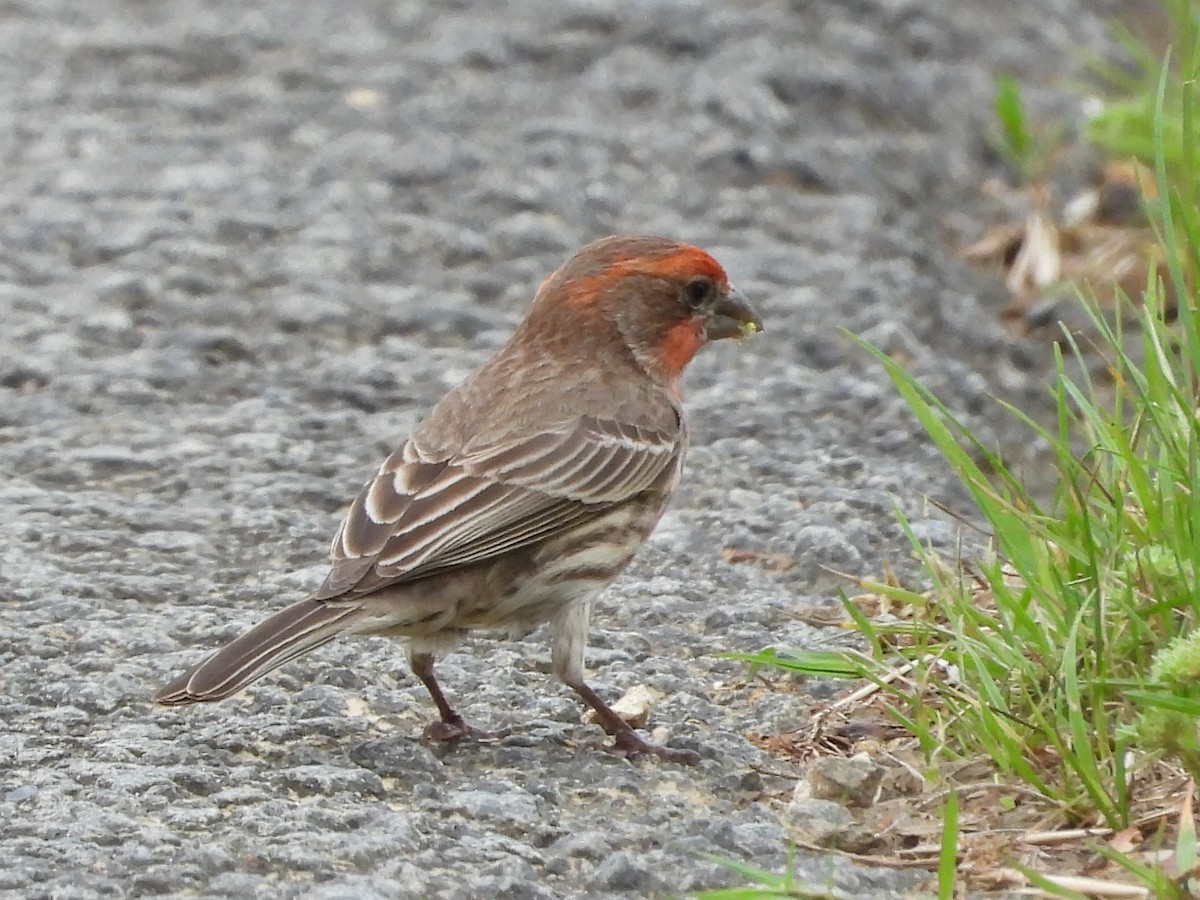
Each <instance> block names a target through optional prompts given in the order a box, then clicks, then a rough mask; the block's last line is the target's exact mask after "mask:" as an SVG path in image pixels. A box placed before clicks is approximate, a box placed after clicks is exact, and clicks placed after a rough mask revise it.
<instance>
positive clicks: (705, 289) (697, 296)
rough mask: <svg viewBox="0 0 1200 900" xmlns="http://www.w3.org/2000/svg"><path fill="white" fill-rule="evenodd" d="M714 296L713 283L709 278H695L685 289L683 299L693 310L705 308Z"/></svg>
mask: <svg viewBox="0 0 1200 900" xmlns="http://www.w3.org/2000/svg"><path fill="white" fill-rule="evenodd" d="M712 294H713V283H712V282H711V281H709V280H708V279H707V278H694V279H692V280H691V281H689V282H688V283H687V284H685V285H684V287H683V299H684V300H685V301H687V305H688V306H689V307H691V308H692V309H698V308H699V307H701V306H703V305H704V304H705V303H706V302H707V301H708V300H709V299H710V298H711V297H712Z"/></svg>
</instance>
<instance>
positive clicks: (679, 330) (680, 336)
mask: <svg viewBox="0 0 1200 900" xmlns="http://www.w3.org/2000/svg"><path fill="white" fill-rule="evenodd" d="M703 345H704V320H703V319H702V318H701V317H700V316H692V317H691V318H689V319H684V320H683V321H682V322H680V323H679V324H678V325H672V326H671V327H670V328H669V329H668V330H667V333H666V334H665V335H664V336H663V339H662V343H661V344H660V345H659V348H658V362H659V365H661V366H662V370H663V374H665V375H666V376H667V377H668V378H670V379H671V380H672V381H674V380H675V379H677V378H678V377H679V376H680V375H682V374H683V369H684V367H685V366H686V365H687V364H688V363H689V362H691V360H692V357H693V356H695V355H696V351H697V350H699V349H700V348H701V347H702V346H703Z"/></svg>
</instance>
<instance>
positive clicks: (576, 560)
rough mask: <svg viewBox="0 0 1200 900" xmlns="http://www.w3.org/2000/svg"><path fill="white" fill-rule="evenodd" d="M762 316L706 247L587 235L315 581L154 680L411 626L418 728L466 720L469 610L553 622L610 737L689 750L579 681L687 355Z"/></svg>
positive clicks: (211, 674) (379, 482)
mask: <svg viewBox="0 0 1200 900" xmlns="http://www.w3.org/2000/svg"><path fill="white" fill-rule="evenodd" d="M762 330H763V323H762V320H761V319H760V318H759V316H758V314H757V313H756V312H755V311H754V309H753V307H752V306H751V305H750V303H749V302H748V300H747V299H746V297H745V295H744V294H742V293H741V292H740V291H739V290H737V289H736V288H735V287H734V286H733V285H732V284H730V282H729V278H728V277H727V275H726V273H725V270H724V269H723V268H722V267H721V266H720V264H719V263H718V262H717V261H716V260H715V259H714V258H713V257H712V256H711V255H709V254H708V253H707V252H705V251H704V250H701V249H699V248H698V247H695V246H692V245H690V244H686V243H681V242H678V241H675V240H670V239H667V238H662V237H653V236H642V235H618V236H613V237H608V238H603V239H600V240H597V241H594V242H592V243H590V244H587V245H586V246H584V247H583V248H581V249H580V250H578V251H577V252H576V253H575V254H574V255H573V256H572V257H571V258H570V259H569V260H567V262H566V263H565V264H563V265H562V266H561V267H560V268H559V269H557V270H556V271H554V272H553V273H551V274H550V275H549V276H548V277H547V278H546V279H545V280H544V281H543V282H542V284H541V286H540V288H539V289H538V290H537V292H536V294H535V296H534V299H533V302H532V303H531V304H530V306H529V308H528V310H527V313H526V315H525V317H524V319H523V320H522V321H521V323H520V324H519V325H518V327H517V328H516V330H515V331H514V332H513V334H512V336H511V337H510V339H509V340H508V341H507V343H505V344H504V345H503V346H502V347H501V348H500V349H499V350H498V351H497V352H496V353H495V354H494V355H493V356H492V357H491V358H490V359H488V360H487V361H486V362H485V363H483V365H482V366H481V367H479V368H478V369H477V370H475V372H474V373H473V374H471V375H470V376H468V377H467V378H466V379H465V380H464V381H463V382H462V383H461V384H459V385H458V386H457V387H455V388H453V389H452V390H451V391H450V392H449V393H447V394H446V395H445V396H444V397H442V399H441V400H440V401H439V402H438V403H437V404H436V405H435V406H434V407H433V408H432V410H431V411H430V412H429V413H428V414H427V415H426V417H425V418H424V419H423V420H421V421H420V423H419V424H418V425H417V426H416V428H415V429H414V430H413V432H412V435H411V437H409V438H408V440H407V441H405V442H404V443H403V444H401V445H400V447H399V448H398V449H396V451H395V452H393V453H392V454H391V455H390V456H388V457H387V458H386V459H385V460H384V461H383V463H382V464H381V465H380V466H379V468H378V470H377V471H376V472H375V474H374V475H373V476H372V477H371V478H370V480H369V481H367V483H366V484H365V485H364V486H363V488H362V490H361V491H360V492H359V494H358V496H357V497H356V498H355V499H354V501H353V502H352V503H351V505H350V507H349V510H348V511H347V513H346V515H345V518H344V519H343V521H342V523H341V526H340V527H339V528H338V529H337V532H336V534H335V535H334V538H333V543H332V546H331V549H330V559H331V565H330V568H329V572H328V574H327V575H326V577H325V580H324V582H323V583H322V584H321V586H320V587H319V588H318V589H317V590H316V592H315V593H313V594H311V595H310V596H308V597H306V598H305V599H303V600H300V601H298V602H296V603H293V604H292V605H290V606H287V607H285V608H283V609H282V610H280V611H279V612H277V613H275V614H274V615H272V616H270V617H269V618H267V619H266V620H265V621H263V622H261V623H260V624H258V625H256V626H254V627H253V628H251V629H250V630H249V631H247V632H245V633H244V634H242V635H241V636H240V637H238V638H236V639H235V640H234V641H232V642H231V643H229V644H228V645H226V646H225V647H223V648H221V649H219V650H217V651H216V652H215V653H213V654H212V655H211V656H209V657H208V658H207V659H205V660H204V661H203V662H201V663H200V664H199V665H197V666H195V667H194V668H192V669H190V670H188V671H187V672H185V673H184V674H182V675H180V676H179V677H177V678H176V679H174V680H173V681H171V682H169V683H168V684H166V685H165V686H164V687H163V688H162V689H161V690H159V691H158V692H157V693H156V694H155V697H154V699H155V700H156V701H157V702H158V703H161V704H166V705H170V706H174V705H181V704H189V703H197V702H205V701H215V700H221V699H224V698H226V697H229V696H230V695H232V694H234V693H236V692H238V691H240V690H241V689H242V688H244V687H246V686H247V685H248V684H250V683H251V682H254V681H257V680H258V679H259V678H261V677H262V676H264V675H266V674H267V673H268V672H271V671H272V670H274V669H276V668H277V667H279V666H281V665H283V664H284V663H287V662H289V661H290V660H293V659H295V658H296V657H298V656H300V655H301V654H304V653H308V652H309V651H311V650H314V649H315V648H317V647H320V646H322V645H323V644H326V643H327V642H329V641H331V640H333V639H334V638H337V637H339V636H341V635H384V636H390V637H394V638H398V639H400V640H401V641H402V642H403V643H404V644H405V645H406V649H407V653H408V661H409V665H410V668H411V670H412V672H413V674H414V675H415V676H416V677H417V678H418V679H419V680H420V681H421V682H423V683H424V685H425V687H426V689H427V690H428V692H429V695H430V697H431V699H432V700H433V703H434V705H435V706H436V707H437V711H438V715H439V721H437V722H435V723H433V724H431V725H430V726H429V727H428V728H426V729H425V731H424V733H423V736H424V737H425V738H426V739H428V740H433V741H457V740H459V739H461V738H465V737H478V736H483V735H485V734H486V732H482V731H480V730H478V729H476V728H474V727H472V726H470V725H468V724H467V723H466V722H465V721H464V719H463V717H462V716H461V715H460V714H459V713H458V712H457V711H456V710H455V709H454V708H453V706H451V704H450V703H449V701H448V700H447V699H446V696H445V694H444V693H443V692H442V688H441V685H440V684H439V682H438V680H437V678H436V677H435V675H434V662H435V659H436V657H437V656H438V655H439V654H444V653H445V652H446V651H447V650H449V649H452V648H453V647H454V646H455V645H456V644H457V643H458V642H459V641H461V640H462V639H463V638H464V637H465V635H466V634H467V633H468V632H469V631H471V630H474V629H498V630H507V631H509V632H510V633H512V634H521V633H527V632H529V631H530V630H532V629H533V628H536V627H537V626H539V625H541V624H547V625H548V633H549V639H550V657H551V668H552V671H553V673H554V675H555V676H557V677H558V678H559V679H560V680H561V681H563V682H564V683H565V684H567V685H568V686H569V687H570V688H571V689H573V690H574V691H575V693H576V694H578V695H579V696H580V698H582V700H583V701H584V702H586V703H587V704H588V705H589V706H591V707H592V708H593V709H594V710H595V711H596V714H597V717H598V720H599V723H600V725H601V726H602V727H603V728H604V730H605V731H607V732H608V733H609V735H611V736H612V738H613V744H612V749H613V750H614V751H615V752H619V753H623V754H624V755H626V756H627V757H636V756H641V755H653V756H657V757H659V758H661V759H663V760H666V761H669V762H678V763H695V762H697V761H698V760H699V754H697V753H696V752H695V751H692V750H685V749H676V748H671V747H668V746H663V745H659V744H655V743H652V742H650V741H649V740H647V739H646V738H643V737H642V736H641V735H639V734H638V733H637V732H636V731H635V730H634V729H633V728H632V727H631V726H630V725H629V724H628V723H626V722H625V721H624V720H623V719H622V718H621V717H620V716H619V715H617V714H616V713H615V712H614V711H613V710H612V709H611V708H610V707H609V705H608V704H607V703H606V702H605V701H604V699H603V698H602V697H601V696H600V695H599V694H598V693H597V692H596V691H595V690H593V689H592V688H591V687H590V686H589V685H588V684H587V681H586V679H585V671H584V657H585V648H586V643H587V630H588V619H589V615H590V609H591V605H592V602H593V600H594V599H595V598H596V596H597V595H598V594H600V592H601V591H603V590H604V589H605V587H606V586H607V585H609V584H610V583H611V582H612V581H613V580H614V579H615V578H616V577H617V575H618V574H620V573H621V571H622V570H624V569H625V568H626V566H628V565H629V563H630V561H631V560H632V559H633V557H634V554H635V553H636V552H637V550H638V548H639V547H640V546H641V545H642V544H643V543H644V542H645V540H646V538H647V537H648V536H649V534H650V533H651V531H652V530H653V529H654V527H655V526H656V525H657V523H658V521H659V519H660V517H661V516H662V513H663V511H664V509H665V507H666V505H667V503H668V501H669V500H670V498H671V495H672V493H673V492H674V491H675V488H676V486H677V485H678V483H679V480H680V474H681V471H682V466H683V460H684V456H685V454H686V452H687V446H688V424H687V418H686V416H685V414H684V408H683V396H682V391H681V389H680V378H681V376H682V374H683V372H684V368H685V367H686V366H687V364H688V363H689V362H690V361H691V359H692V358H693V356H694V355H695V354H696V353H697V351H699V350H700V349H701V348H702V347H703V346H705V345H706V344H709V343H712V342H714V341H719V340H723V339H727V338H745V337H749V336H750V335H753V334H755V333H757V332H760V331H762Z"/></svg>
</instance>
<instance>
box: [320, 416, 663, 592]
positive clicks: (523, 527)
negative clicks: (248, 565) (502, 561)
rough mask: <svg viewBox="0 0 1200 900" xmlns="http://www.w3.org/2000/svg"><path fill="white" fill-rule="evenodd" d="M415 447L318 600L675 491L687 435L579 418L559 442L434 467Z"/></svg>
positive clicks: (340, 536)
mask: <svg viewBox="0 0 1200 900" xmlns="http://www.w3.org/2000/svg"><path fill="white" fill-rule="evenodd" d="M423 449H424V448H421V447H419V446H417V445H416V444H414V442H413V441H409V442H408V443H406V444H405V445H404V446H403V447H401V448H400V449H399V450H397V451H396V452H395V453H393V454H392V455H391V456H390V457H389V458H388V459H387V460H386V461H385V462H384V464H383V465H382V466H381V467H380V469H379V472H378V473H377V474H376V476H375V477H374V478H373V479H372V480H371V481H370V482H369V483H368V484H367V485H366V486H364V487H363V489H362V491H361V492H360V493H359V495H358V498H357V499H356V500H355V501H354V503H353V504H352V505H351V507H350V510H349V511H348V512H347V514H346V518H345V520H344V521H343V523H342V526H341V527H340V528H339V529H338V533H337V535H336V536H335V537H334V541H333V547H332V553H331V555H332V557H333V568H332V569H331V571H330V572H329V575H328V577H327V578H326V580H325V583H324V585H322V587H321V589H320V590H319V591H318V592H317V594H316V596H317V598H318V599H330V598H332V597H336V596H341V595H342V594H345V593H365V592H370V591H375V590H378V589H380V588H382V587H385V586H387V585H390V584H396V583H399V582H403V581H408V580H414V579H417V578H423V577H427V576H429V575H431V574H433V573H435V572H438V571H442V570H444V569H446V568H449V567H453V566H462V565H469V564H471V563H477V562H482V561H484V560H487V559H492V558H495V557H497V556H499V555H501V554H504V553H508V552H510V551H512V550H516V549H518V548H520V547H525V546H529V545H531V544H534V543H536V542H538V541H541V540H543V539H545V538H546V537H548V536H550V535H552V534H554V533H556V532H561V531H562V530H564V529H566V528H569V527H571V526H572V525H574V524H576V523H578V522H581V521H584V520H586V519H588V518H590V517H592V516H596V515H599V514H601V513H603V512H604V511H606V510H608V509H611V508H612V507H613V506H614V505H616V504H618V503H620V502H622V501H624V500H628V499H629V498H631V497H633V496H636V495H637V494H639V493H641V492H642V491H647V490H669V488H670V486H671V485H672V484H673V480H674V477H675V474H676V470H677V467H678V461H679V454H680V452H681V442H680V430H679V429H678V428H676V429H673V430H664V429H658V428H653V427H650V426H644V425H639V424H634V423H624V422H616V421H609V420H601V419H595V418H591V417H581V418H580V419H578V420H576V421H575V422H573V423H569V424H567V425H564V426H563V427H561V428H559V429H555V430H553V431H549V432H544V433H539V434H536V435H532V436H529V437H527V438H523V439H520V440H513V441H508V442H506V443H502V444H498V445H493V446H484V447H473V448H470V449H469V452H463V453H459V454H446V458H445V459H441V460H437V459H432V458H429V454H428V453H427V452H423Z"/></svg>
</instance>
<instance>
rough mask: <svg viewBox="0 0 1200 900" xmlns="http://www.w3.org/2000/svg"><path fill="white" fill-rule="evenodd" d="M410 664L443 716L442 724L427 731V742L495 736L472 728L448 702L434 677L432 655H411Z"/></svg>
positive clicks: (430, 726) (437, 724)
mask: <svg viewBox="0 0 1200 900" xmlns="http://www.w3.org/2000/svg"><path fill="white" fill-rule="evenodd" d="M408 663H409V666H410V667H411V668H412V673H413V674H414V675H416V676H417V677H418V678H420V679H421V683H422V684H424V685H425V689H426V690H428V691H429V696H430V697H432V698H433V704H434V706H436V707H437V709H438V715H439V716H441V721H440V722H434V723H432V724H431V725H429V726H428V727H427V728H426V729H425V731H424V734H423V735H422V736H423V737H424V738H425V739H426V740H429V741H457V740H461V739H462V738H465V737H474V738H485V737H492V736H493V735H491V734H490V733H488V732H486V731H480V730H479V729H478V728H472V727H471V726H470V725H468V724H467V723H466V722H465V721H463V717H462V716H460V715H459V714H458V713H457V712H456V711H455V710H454V708H453V707H451V706H450V704H449V703H448V702H447V701H446V695H445V694H443V693H442V686H441V685H440V684H438V683H437V679H436V678H435V677H434V675H433V654H432V653H412V654H409V658H408Z"/></svg>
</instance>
